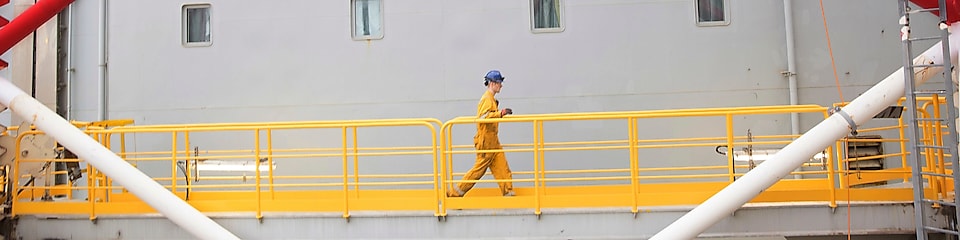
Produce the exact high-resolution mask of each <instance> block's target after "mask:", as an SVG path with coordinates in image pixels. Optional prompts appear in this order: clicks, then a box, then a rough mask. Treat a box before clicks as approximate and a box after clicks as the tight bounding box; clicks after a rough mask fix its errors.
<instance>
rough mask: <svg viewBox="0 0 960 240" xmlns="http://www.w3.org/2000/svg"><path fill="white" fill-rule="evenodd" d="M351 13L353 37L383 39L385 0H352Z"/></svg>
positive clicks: (358, 38)
mask: <svg viewBox="0 0 960 240" xmlns="http://www.w3.org/2000/svg"><path fill="white" fill-rule="evenodd" d="M350 1H351V2H352V3H351V4H350V15H351V16H352V18H351V19H352V24H351V25H350V29H351V30H352V31H351V32H353V33H352V35H353V39H356V40H365V39H382V38H383V1H381V0H350Z"/></svg>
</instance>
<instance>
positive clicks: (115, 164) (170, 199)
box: [0, 78, 239, 239]
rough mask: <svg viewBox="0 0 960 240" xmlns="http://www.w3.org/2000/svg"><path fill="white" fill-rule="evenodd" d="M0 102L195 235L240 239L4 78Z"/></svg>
mask: <svg viewBox="0 0 960 240" xmlns="http://www.w3.org/2000/svg"><path fill="white" fill-rule="evenodd" d="M0 104H2V105H3V106H6V107H9V108H10V110H11V111H13V113H15V114H17V116H20V117H21V118H23V119H25V120H26V121H28V122H30V123H33V124H34V125H36V126H37V128H38V129H40V130H43V131H44V132H45V133H46V134H47V135H50V136H52V137H53V138H54V139H56V140H57V142H59V143H60V144H62V145H63V146H64V147H66V148H67V149H70V151H72V152H73V153H75V154H77V156H80V158H81V159H83V160H84V161H86V162H87V163H88V164H90V165H93V166H94V167H96V168H97V170H99V171H101V172H103V173H104V174H106V175H107V176H109V177H110V178H112V179H113V181H114V182H116V183H119V184H120V185H121V186H123V187H124V188H126V189H127V190H128V191H130V192H131V193H133V194H134V195H136V196H137V197H139V198H140V199H141V200H143V201H144V202H146V203H147V204H148V205H150V206H151V207H153V208H154V209H156V210H157V211H158V212H160V213H161V214H163V215H164V216H166V217H167V218H168V219H170V221H173V223H175V224H177V225H179V226H180V227H181V228H183V229H186V230H187V231H188V232H190V233H191V234H193V235H194V236H196V237H197V238H200V239H239V238H237V236H235V235H233V233H230V231H227V229H225V228H223V227H222V226H220V225H219V224H217V223H216V222H214V221H213V220H212V219H210V218H209V217H207V216H205V215H203V213H200V211H198V210H197V209H196V208H193V206H190V204H187V202H184V201H183V200H181V199H180V198H179V197H177V196H176V195H174V194H173V193H172V192H170V191H167V189H166V188H163V186H160V184H159V183H157V182H156V181H153V179H150V177H148V176H147V175H146V174H144V173H143V172H141V171H140V170H137V169H136V168H134V167H133V166H131V165H130V164H129V163H127V162H125V161H123V159H120V157H119V156H117V155H116V154H114V153H113V152H111V151H110V150H109V149H106V148H104V147H103V146H102V145H100V144H99V143H97V142H96V141H94V140H93V139H92V138H90V136H88V135H86V134H84V133H83V132H82V131H80V129H77V128H76V127H74V126H73V125H72V124H70V123H69V122H67V120H65V119H63V118H62V117H60V116H59V115H57V114H56V113H54V112H53V111H51V110H50V109H49V108H47V107H46V106H43V104H40V102H38V101H37V100H36V99H33V98H32V97H30V95H27V94H26V93H24V92H23V90H20V88H17V86H15V85H13V83H11V82H10V81H9V80H7V79H4V78H0Z"/></svg>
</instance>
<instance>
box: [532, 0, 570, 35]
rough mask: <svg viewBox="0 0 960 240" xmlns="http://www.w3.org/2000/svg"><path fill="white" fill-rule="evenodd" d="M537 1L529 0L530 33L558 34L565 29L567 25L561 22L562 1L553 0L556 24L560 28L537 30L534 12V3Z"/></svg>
mask: <svg viewBox="0 0 960 240" xmlns="http://www.w3.org/2000/svg"><path fill="white" fill-rule="evenodd" d="M535 1H539V0H530V31H531V32H533V33H558V32H563V30H565V29H566V26H567V24H565V23H564V21H563V19H564V18H563V16H564V7H563V5H564V4H563V0H554V1H556V3H557V24H560V27H555V28H537V13H536V12H535V11H534V4H535V3H534V2H535Z"/></svg>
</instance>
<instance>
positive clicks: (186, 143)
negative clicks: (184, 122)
mask: <svg viewBox="0 0 960 240" xmlns="http://www.w3.org/2000/svg"><path fill="white" fill-rule="evenodd" d="M121 136H123V135H121ZM183 157H184V158H183V176H185V177H184V178H183V182H184V184H185V185H187V187H186V189H185V191H186V194H185V195H184V200H185V201H190V192H193V188H192V186H193V183H191V182H190V161H192V160H193V156H191V155H190V131H189V130H187V131H183ZM124 160H126V158H124ZM176 163H177V162H176V161H174V164H176ZM173 181H177V176H176V175H174V176H173Z"/></svg>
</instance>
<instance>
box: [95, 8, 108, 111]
mask: <svg viewBox="0 0 960 240" xmlns="http://www.w3.org/2000/svg"><path fill="white" fill-rule="evenodd" d="M98 28H99V35H98V36H97V51H98V52H99V53H98V56H97V64H98V67H99V73H98V74H97V75H98V80H97V120H101V121H102V120H107V86H106V85H107V0H100V18H99V26H98Z"/></svg>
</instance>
